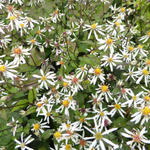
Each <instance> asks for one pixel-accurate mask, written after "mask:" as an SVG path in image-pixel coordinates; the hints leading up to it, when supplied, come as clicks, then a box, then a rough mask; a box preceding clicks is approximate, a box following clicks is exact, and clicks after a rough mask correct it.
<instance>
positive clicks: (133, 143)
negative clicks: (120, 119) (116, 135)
mask: <svg viewBox="0 0 150 150" xmlns="http://www.w3.org/2000/svg"><path fill="white" fill-rule="evenodd" d="M124 131H125V133H124V132H121V135H122V136H124V137H126V138H129V139H131V140H130V141H128V142H127V145H129V146H130V148H131V149H135V147H137V148H138V149H139V150H146V147H145V144H150V140H148V139H147V138H146V137H145V136H144V134H145V133H147V131H146V127H144V128H143V129H142V130H141V131H140V130H139V129H133V130H132V132H131V131H129V130H128V129H126V128H125V129H124Z"/></svg>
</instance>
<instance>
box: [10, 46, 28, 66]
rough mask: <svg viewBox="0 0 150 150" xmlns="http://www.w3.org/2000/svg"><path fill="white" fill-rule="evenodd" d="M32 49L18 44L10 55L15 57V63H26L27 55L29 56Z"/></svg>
mask: <svg viewBox="0 0 150 150" xmlns="http://www.w3.org/2000/svg"><path fill="white" fill-rule="evenodd" d="M29 51H30V49H24V48H23V46H18V47H15V48H13V49H12V54H11V55H10V56H12V57H14V60H13V63H14V64H16V65H19V64H25V63H26V60H25V58H24V57H25V56H29V55H30V54H31V53H29Z"/></svg>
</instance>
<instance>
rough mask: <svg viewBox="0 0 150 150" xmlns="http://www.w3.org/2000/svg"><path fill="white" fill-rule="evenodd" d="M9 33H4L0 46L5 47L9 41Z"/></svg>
mask: <svg viewBox="0 0 150 150" xmlns="http://www.w3.org/2000/svg"><path fill="white" fill-rule="evenodd" d="M10 41H11V39H10V35H6V36H4V37H3V38H2V39H1V43H0V48H4V49H5V48H7V45H8V44H9V43H10Z"/></svg>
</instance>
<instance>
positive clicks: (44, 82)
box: [33, 69, 56, 89]
mask: <svg viewBox="0 0 150 150" xmlns="http://www.w3.org/2000/svg"><path fill="white" fill-rule="evenodd" d="M40 73H41V76H40V75H33V77H35V78H38V83H39V84H40V88H43V87H45V88H46V89H48V84H49V85H55V78H56V75H55V73H54V72H52V71H50V72H48V73H44V71H43V70H42V69H40Z"/></svg>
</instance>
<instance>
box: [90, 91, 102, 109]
mask: <svg viewBox="0 0 150 150" xmlns="http://www.w3.org/2000/svg"><path fill="white" fill-rule="evenodd" d="M102 100H103V98H102V95H98V94H97V93H96V94H95V95H94V94H92V99H91V100H89V101H88V102H89V103H91V102H92V104H93V109H96V106H99V105H101V103H102Z"/></svg>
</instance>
